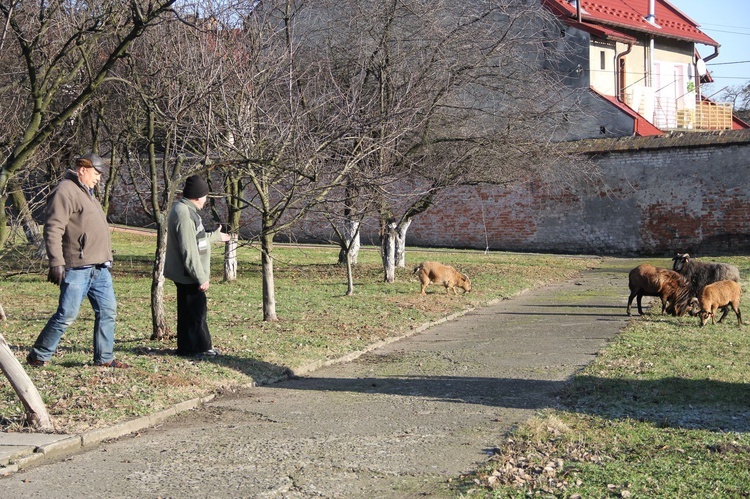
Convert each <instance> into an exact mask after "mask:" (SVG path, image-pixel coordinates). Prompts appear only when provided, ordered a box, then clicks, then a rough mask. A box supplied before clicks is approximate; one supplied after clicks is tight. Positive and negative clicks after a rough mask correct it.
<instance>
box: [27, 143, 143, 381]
mask: <svg viewBox="0 0 750 499" xmlns="http://www.w3.org/2000/svg"><path fill="white" fill-rule="evenodd" d="M106 168H107V165H106V163H104V161H103V160H102V158H100V157H99V156H97V155H96V154H92V153H89V154H84V155H83V156H81V157H79V158H76V161H75V169H73V170H68V171H67V172H65V176H64V177H63V179H62V181H61V182H60V183H59V184H58V185H57V187H56V188H55V190H54V191H53V192H52V194H51V195H50V197H49V199H48V200H47V208H46V220H45V223H44V242H45V244H46V246H47V256H48V257H49V273H48V274H47V280H48V281H49V282H51V283H53V284H55V285H57V286H60V299H59V303H58V307H57V311H56V312H55V313H54V315H52V317H51V318H50V319H49V321H47V325H46V326H44V329H42V332H41V333H39V337H38V338H37V340H36V342H35V343H34V346H33V347H32V349H31V351H30V352H29V355H28V356H27V357H26V362H27V363H28V364H29V365H31V366H35V367H43V366H46V365H47V364H49V362H50V359H51V358H52V355H53V354H54V353H55V350H57V345H58V344H59V343H60V338H62V335H63V333H65V330H66V329H67V328H68V326H70V325H71V324H72V323H73V321H74V320H75V319H76V317H78V311H79V310H80V307H81V302H82V301H83V299H84V298H86V297H88V299H89V301H90V302H91V307H92V308H93V309H94V365H97V366H104V367H120V368H124V367H128V365H127V364H125V363H124V362H120V361H119V360H116V359H115V356H114V353H113V349H114V343H115V317H116V316H117V300H116V298H115V290H114V288H113V287H112V276H111V275H110V272H109V269H110V267H112V243H111V240H110V234H109V224H108V223H107V216H106V215H105V213H104V210H103V209H102V206H101V204H99V201H98V200H97V199H96V197H94V187H96V184H97V183H99V180H101V177H102V174H103V173H105V172H106Z"/></svg>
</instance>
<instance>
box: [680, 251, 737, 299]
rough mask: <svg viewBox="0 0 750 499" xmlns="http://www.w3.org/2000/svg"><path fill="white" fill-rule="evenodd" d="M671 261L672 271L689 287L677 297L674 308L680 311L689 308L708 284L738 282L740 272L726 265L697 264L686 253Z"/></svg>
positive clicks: (697, 262) (732, 266)
mask: <svg viewBox="0 0 750 499" xmlns="http://www.w3.org/2000/svg"><path fill="white" fill-rule="evenodd" d="M672 261H673V262H674V263H673V264H672V270H674V271H675V272H679V273H680V274H682V276H683V277H684V278H685V281H686V283H687V285H688V286H689V287H690V289H689V292H687V293H683V294H681V295H680V296H678V297H677V303H676V306H677V307H679V308H681V309H684V308H688V307H690V302H691V301H692V299H693V298H698V297H699V296H700V294H701V291H703V288H704V287H705V286H706V285H708V284H711V283H713V282H717V281H734V282H740V271H739V270H738V269H737V267H735V266H734V265H729V264H728V263H708V262H699V261H697V260H695V259H693V258H691V257H690V254H688V253H684V254H680V253H677V256H675V257H674V258H672ZM690 308H692V307H690ZM691 313H692V312H691Z"/></svg>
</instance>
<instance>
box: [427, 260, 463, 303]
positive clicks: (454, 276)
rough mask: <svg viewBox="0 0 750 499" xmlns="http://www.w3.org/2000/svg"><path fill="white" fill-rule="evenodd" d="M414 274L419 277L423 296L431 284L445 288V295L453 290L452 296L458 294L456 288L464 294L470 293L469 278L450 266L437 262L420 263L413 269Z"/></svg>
mask: <svg viewBox="0 0 750 499" xmlns="http://www.w3.org/2000/svg"><path fill="white" fill-rule="evenodd" d="M414 273H415V274H417V275H418V276H419V281H420V282H421V283H422V291H421V293H422V294H425V292H424V290H425V288H426V287H427V285H428V284H430V283H431V282H434V283H435V284H442V285H443V286H445V292H446V293H450V290H453V294H454V295H457V294H458V292H457V291H456V288H457V287H458V288H461V289H463V290H464V291H465V292H468V291H471V281H470V280H469V277H468V276H466V275H465V274H462V273H460V272H459V271H457V270H456V269H454V268H453V267H451V266H450V265H443V264H442V263H438V262H422V263H420V264H419V265H417V266H416V267H415V268H414Z"/></svg>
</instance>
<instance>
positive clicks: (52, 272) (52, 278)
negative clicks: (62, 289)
mask: <svg viewBox="0 0 750 499" xmlns="http://www.w3.org/2000/svg"><path fill="white" fill-rule="evenodd" d="M63 279H65V265H58V266H57V267H50V268H49V272H48V273H47V280H48V281H49V282H51V283H52V284H55V285H57V286H59V285H60V284H62V282H63Z"/></svg>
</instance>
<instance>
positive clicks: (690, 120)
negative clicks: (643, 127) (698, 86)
mask: <svg viewBox="0 0 750 499" xmlns="http://www.w3.org/2000/svg"><path fill="white" fill-rule="evenodd" d="M625 99H626V100H625V101H626V103H627V104H628V105H629V106H630V107H632V108H633V109H635V110H637V111H638V113H639V114H640V115H641V116H643V117H645V118H646V119H649V120H651V118H652V119H653V121H652V123H653V124H654V125H655V126H656V127H657V128H659V129H661V130H680V131H696V132H700V131H707V130H731V129H732V104H731V103H729V102H710V101H703V100H697V99H696V101H695V104H694V105H693V102H692V99H690V98H689V97H687V96H685V97H683V98H680V99H674V98H666V97H662V96H659V95H654V91H653V89H651V88H649V87H640V88H638V87H635V88H633V91H632V92H628V93H626V96H625Z"/></svg>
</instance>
